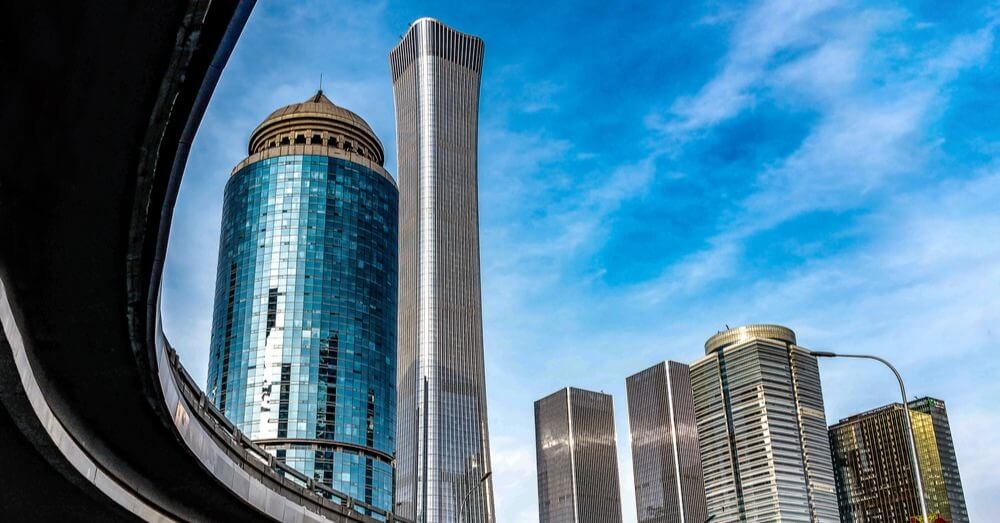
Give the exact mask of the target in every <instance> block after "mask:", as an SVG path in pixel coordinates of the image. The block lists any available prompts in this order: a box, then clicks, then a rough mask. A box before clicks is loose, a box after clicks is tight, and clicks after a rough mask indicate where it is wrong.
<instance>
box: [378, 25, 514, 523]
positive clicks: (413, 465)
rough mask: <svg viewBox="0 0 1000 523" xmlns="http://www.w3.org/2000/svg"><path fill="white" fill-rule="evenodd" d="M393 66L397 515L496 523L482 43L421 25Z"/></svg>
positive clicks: (399, 47)
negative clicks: (483, 227)
mask: <svg viewBox="0 0 1000 523" xmlns="http://www.w3.org/2000/svg"><path fill="white" fill-rule="evenodd" d="M389 64H390V68H391V71H392V84H393V92H394V94H395V102H396V133H397V134H396V145H397V150H398V163H399V185H400V196H401V199H400V222H399V223H400V238H401V242H400V280H399V307H400V309H399V371H398V373H397V376H398V381H397V387H398V390H399V403H398V408H399V425H398V428H397V441H399V442H400V443H401V444H400V446H399V448H398V453H397V458H396V467H397V468H396V470H397V478H396V501H397V504H398V505H399V510H398V512H399V514H400V515H401V516H404V517H410V518H413V519H415V520H416V521H418V522H428V523H436V522H444V521H458V520H459V515H461V521H463V522H492V521H493V519H494V512H493V486H492V481H491V479H490V478H487V479H486V480H485V481H482V479H483V477H484V476H485V475H486V473H487V472H488V471H490V470H491V469H490V451H489V431H488V429H487V424H486V377H485V371H484V368H483V366H484V365H483V323H482V303H481V299H482V298H481V292H480V282H479V205H478V201H477V200H478V182H477V173H476V162H477V143H478V133H479V130H478V120H479V81H480V75H481V71H482V65H483V41H482V40H481V39H479V38H477V37H475V36H471V35H467V34H464V33H460V32H458V31H455V30H454V29H452V28H450V27H448V26H446V25H444V24H442V23H441V22H438V21H437V20H432V19H430V18H421V19H419V20H417V21H416V22H414V23H413V24H412V25H411V26H410V29H409V30H408V31H407V32H406V35H405V36H404V37H403V40H402V41H401V42H399V44H398V45H397V46H396V47H395V48H394V49H393V50H392V52H391V53H390V54H389ZM460 512H461V514H459V513H460Z"/></svg>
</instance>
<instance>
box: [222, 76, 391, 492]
mask: <svg viewBox="0 0 1000 523" xmlns="http://www.w3.org/2000/svg"><path fill="white" fill-rule="evenodd" d="M248 149H249V150H248V155H249V156H247V158H246V159H244V160H243V161H241V162H240V163H239V164H238V165H237V166H236V167H235V168H234V169H233V172H232V175H231V176H230V179H229V182H228V183H227V184H226V191H225V203H224V205H223V213H222V233H221V238H220V242H219V266H218V274H217V277H216V288H215V309H214V316H213V321H212V342H211V355H210V360H211V361H210V368H209V375H208V389H209V398H210V399H211V400H212V401H213V402H214V403H215V405H216V406H218V407H219V409H221V410H222V412H224V413H225V414H226V416H228V417H229V419H231V420H232V421H233V423H235V424H236V425H237V426H238V427H239V429H240V430H241V431H242V432H244V433H245V434H247V435H248V436H249V437H250V439H252V440H254V441H256V442H257V443H258V444H260V445H261V446H263V447H264V448H265V449H267V450H268V452H270V453H272V454H273V455H275V456H276V457H277V458H278V459H279V460H282V461H285V462H286V463H288V464H290V465H292V466H294V467H295V468H297V469H298V470H300V471H301V472H303V473H305V474H307V475H310V476H312V477H314V478H315V479H316V481H317V482H321V483H325V484H326V485H328V486H331V487H333V488H335V489H337V490H340V491H342V492H344V493H346V494H348V495H350V496H352V497H353V498H355V499H358V500H363V501H365V502H366V503H369V504H372V505H374V506H376V507H378V508H380V509H383V510H389V511H391V510H392V508H393V502H392V495H393V492H392V488H393V469H392V460H393V454H394V452H395V447H396V444H395V441H396V433H395V419H396V383H395V374H396V300H397V257H396V253H397V228H398V214H397V206H398V198H399V196H398V192H397V189H396V184H395V182H394V181H393V179H392V177H391V176H390V175H389V173H387V172H386V171H385V169H384V168H383V167H382V162H383V157H384V156H383V150H382V144H381V143H380V142H379V140H378V138H377V137H376V136H375V133H374V132H372V130H371V128H370V127H369V126H368V124H367V123H365V121H364V120H362V119H361V118H360V117H358V115H356V114H354V113H352V112H351V111H348V110H347V109H344V108H342V107H338V106H336V105H334V104H333V103H332V102H330V100H329V99H327V98H326V96H324V95H323V93H322V91H320V92H318V93H316V95H315V96H312V97H310V98H309V99H308V100H306V101H305V102H302V103H297V104H292V105H288V106H286V107H282V108H281V109H278V110H277V111H275V112H273V113H272V114H271V115H270V116H268V117H267V119H265V120H264V121H263V123H261V124H260V125H259V126H258V127H257V128H256V129H255V130H254V131H253V134H251V136H250V143H249V147H248Z"/></svg>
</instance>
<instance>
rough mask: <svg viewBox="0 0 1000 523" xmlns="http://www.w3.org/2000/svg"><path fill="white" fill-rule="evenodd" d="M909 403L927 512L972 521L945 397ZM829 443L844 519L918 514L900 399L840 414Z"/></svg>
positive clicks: (856, 521) (849, 522) (956, 522)
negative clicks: (949, 425) (945, 409)
mask: <svg viewBox="0 0 1000 523" xmlns="http://www.w3.org/2000/svg"><path fill="white" fill-rule="evenodd" d="M911 409H912V410H911V411H910V419H911V420H912V423H913V438H914V441H915V442H916V444H917V457H918V459H919V460H920V473H921V477H922V478H923V483H924V492H925V493H926V496H927V512H928V515H929V517H930V519H931V521H932V522H933V521H935V519H936V518H937V517H940V518H941V519H943V520H944V521H946V522H948V523H968V521H969V515H968V513H967V512H966V509H965V496H964V495H963V493H962V483H961V479H960V478H959V477H958V463H957V461H955V458H954V456H955V452H954V448H953V447H952V443H951V431H950V429H949V428H948V425H947V415H946V414H945V413H944V403H943V402H941V401H940V400H936V399H933V398H922V399H919V400H916V401H914V402H912V403H911ZM929 411H930V412H929ZM932 412H933V413H932ZM935 414H937V416H938V417H937V419H935ZM942 415H944V416H943V419H942ZM942 421H943V422H944V423H943V424H942V423H941V422H942ZM935 422H937V423H935ZM830 445H831V447H832V449H833V464H834V470H835V472H836V477H837V493H838V497H839V499H840V513H841V515H842V516H843V521H844V522H845V523H862V522H865V523H867V522H881V521H884V522H894V521H910V520H911V518H913V517H917V518H918V519H919V517H920V500H919V497H918V496H919V494H918V490H917V485H916V483H915V481H914V475H913V462H912V461H911V458H910V445H909V438H908V437H907V434H906V412H905V410H904V409H903V405H902V404H901V403H892V404H889V405H886V406H884V407H880V408H878V409H874V410H870V411H867V412H863V413H861V414H855V415H854V416H850V417H848V418H845V419H842V420H840V422H839V423H837V424H836V425H834V426H832V427H830Z"/></svg>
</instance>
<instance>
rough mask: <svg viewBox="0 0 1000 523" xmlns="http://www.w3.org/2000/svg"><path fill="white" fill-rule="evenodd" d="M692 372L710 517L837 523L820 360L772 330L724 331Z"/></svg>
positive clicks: (770, 327)
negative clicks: (817, 360) (819, 366)
mask: <svg viewBox="0 0 1000 523" xmlns="http://www.w3.org/2000/svg"><path fill="white" fill-rule="evenodd" d="M705 352H706V354H707V355H706V356H705V357H704V358H702V359H700V360H698V361H697V362H695V363H694V364H693V365H691V386H692V390H693V396H694V406H695V416H696V418H697V422H698V436H699V447H700V449H701V461H702V468H703V473H704V477H705V497H706V503H707V506H708V514H709V515H710V516H714V517H715V518H716V520H718V521H727V522H730V521H740V522H744V521H745V522H753V521H788V522H803V523H807V522H818V523H834V522H837V521H839V520H840V516H839V513H838V508H837V496H836V489H835V480H834V475H833V465H832V462H831V458H830V446H829V440H828V439H827V437H826V421H825V420H826V415H825V413H824V408H823V393H822V389H821V388H820V380H819V371H818V366H817V364H816V358H815V357H814V356H812V355H811V354H810V353H809V352H808V351H806V350H804V349H801V348H799V347H797V346H796V345H795V334H794V333H793V332H792V331H791V330H789V329H786V328H784V327H779V326H776V325H749V326H746V327H740V328H736V329H730V330H727V331H725V332H721V333H719V334H717V335H715V336H713V337H712V338H710V339H709V340H708V342H707V343H706V344H705Z"/></svg>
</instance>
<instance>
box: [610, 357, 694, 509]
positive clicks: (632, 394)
mask: <svg viewBox="0 0 1000 523" xmlns="http://www.w3.org/2000/svg"><path fill="white" fill-rule="evenodd" d="M625 386H626V388H627V390H628V420H629V429H630V431H631V433H632V472H633V474H634V476H635V504H636V515H637V516H638V518H639V523H703V522H704V521H705V519H706V518H707V517H708V509H707V508H706V506H705V482H704V478H703V476H702V472H701V454H700V451H699V449H698V424H697V420H696V419H695V415H694V397H693V395H692V391H691V369H690V368H689V367H688V366H687V365H684V364H683V363H677V362H676V361H665V362H662V363H658V364H656V365H653V366H652V367H650V368H648V369H646V370H644V371H642V372H640V373H638V374H634V375H632V376H629V377H628V378H627V379H626V380H625Z"/></svg>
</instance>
